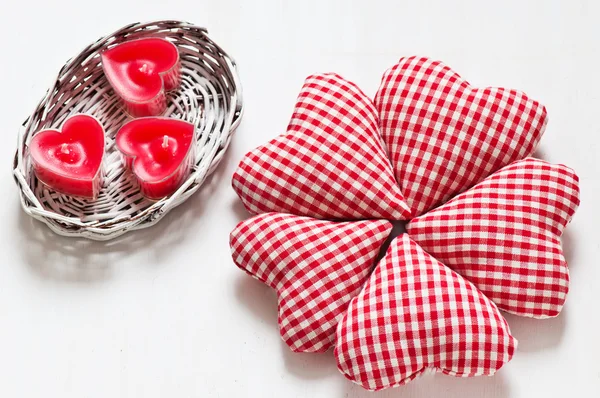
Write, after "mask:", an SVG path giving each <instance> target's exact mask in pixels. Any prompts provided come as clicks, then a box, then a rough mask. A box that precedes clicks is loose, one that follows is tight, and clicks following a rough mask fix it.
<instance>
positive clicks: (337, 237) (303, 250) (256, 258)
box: [230, 213, 392, 352]
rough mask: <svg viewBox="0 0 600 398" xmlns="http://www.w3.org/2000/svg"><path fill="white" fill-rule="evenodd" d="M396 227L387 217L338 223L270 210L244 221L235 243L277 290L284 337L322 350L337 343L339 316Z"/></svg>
mask: <svg viewBox="0 0 600 398" xmlns="http://www.w3.org/2000/svg"><path fill="white" fill-rule="evenodd" d="M391 229H392V226H391V224H390V223H389V222H388V221H383V220H379V221H358V222H344V223H335V222H331V221H321V220H315V219H312V218H308V217H299V216H293V215H288V214H279V213H267V214H262V215H259V216H256V217H254V218H252V219H249V220H246V221H243V222H241V223H240V224H239V225H238V226H237V227H236V228H235V229H234V230H233V231H232V232H231V238H230V245H231V252H232V257H233V260H234V261H235V263H236V265H237V266H238V267H239V268H241V269H242V270H244V271H246V272H247V273H248V274H250V275H251V276H253V277H254V278H256V279H258V280H260V281H261V282H263V283H265V284H267V285H268V286H270V287H272V288H273V289H275V290H277V293H278V296H279V329H280V332H281V337H282V338H283V340H284V341H285V343H286V344H287V345H288V346H289V347H290V348H291V349H292V350H293V351H298V352H320V351H326V350H328V349H329V348H330V347H331V346H332V345H333V342H334V340H335V328H336V325H337V321H338V319H339V318H340V317H341V315H342V313H343V312H344V311H345V310H346V307H347V305H348V302H349V301H350V299H352V297H354V296H355V295H356V294H357V293H358V291H359V290H360V289H361V287H362V285H363V284H364V282H365V280H366V278H367V277H368V275H369V271H370V269H371V267H372V266H373V262H374V261H375V258H376V256H377V254H378V253H379V250H380V248H381V245H382V244H383V242H384V241H385V239H386V238H387V237H388V235H389V234H390V231H391Z"/></svg>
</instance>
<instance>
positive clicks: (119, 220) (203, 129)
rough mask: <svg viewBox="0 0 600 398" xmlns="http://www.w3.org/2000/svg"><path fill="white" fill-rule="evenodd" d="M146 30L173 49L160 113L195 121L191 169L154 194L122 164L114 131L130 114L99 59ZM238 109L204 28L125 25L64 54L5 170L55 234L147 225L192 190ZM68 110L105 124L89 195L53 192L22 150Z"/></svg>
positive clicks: (227, 61) (230, 78)
mask: <svg viewBox="0 0 600 398" xmlns="http://www.w3.org/2000/svg"><path fill="white" fill-rule="evenodd" d="M148 36H152V37H162V38H165V39H167V40H169V41H171V42H173V43H174V44H175V45H176V46H177V48H178V49H179V53H180V57H181V68H182V69H181V76H182V83H181V87H180V88H179V89H178V90H177V91H175V92H172V93H169V94H168V97H167V110H166V112H165V114H164V115H163V116H168V117H174V118H179V119H183V120H187V121H188V122H191V123H193V124H194V125H195V126H196V137H195V138H196V148H195V149H196V150H195V162H194V165H193V167H192V173H191V175H190V176H189V178H188V179H187V180H186V181H185V182H184V184H183V185H182V186H181V187H180V188H179V189H178V190H177V191H176V192H175V193H173V194H172V195H170V196H168V197H166V198H163V199H161V200H159V201H156V202H154V201H150V200H148V199H146V198H144V197H143V196H142V195H141V193H140V190H139V186H138V184H137V182H136V180H135V178H134V177H133V176H131V174H130V173H129V172H128V171H126V170H125V168H124V165H123V162H122V159H121V154H120V152H119V151H118V149H117V148H116V145H115V143H114V138H115V135H116V133H117V131H118V130H119V128H120V127H121V126H122V125H123V124H125V123H126V122H128V121H129V120H131V117H130V116H128V115H127V113H126V112H125V111H124V108H123V106H122V102H121V100H120V98H119V97H118V96H117V95H116V94H115V93H114V91H113V90H112V88H111V87H110V85H109V83H108V81H107V79H106V77H105V75H104V73H103V71H102V66H101V64H100V53H101V52H102V51H103V50H104V49H106V48H108V47H111V46H114V45H116V44H119V43H122V42H123V41H126V40H132V39H139V38H142V37H148ZM242 111H243V106H242V95H241V87H240V84H239V78H238V75H237V71H236V65H235V62H234V61H233V60H232V59H231V58H230V57H229V56H228V55H227V54H226V53H225V52H224V51H223V50H222V49H221V48H220V47H219V46H218V45H217V44H215V43H214V42H213V41H212V40H211V39H210V38H209V37H208V33H207V31H206V29H204V28H200V27H197V26H193V25H191V24H188V23H185V22H178V21H158V22H151V23H147V24H139V23H136V24H132V25H129V26H126V27H124V28H122V29H120V30H118V31H117V32H115V33H113V34H111V35H109V36H106V37H104V38H101V39H100V40H98V41H97V42H95V43H93V44H91V45H90V46H88V47H87V48H85V49H84V50H83V51H82V52H81V53H80V54H79V55H77V56H76V57H74V58H72V59H71V60H69V61H68V62H67V63H66V64H65V65H64V66H63V67H62V69H61V70H60V72H59V74H58V77H57V79H56V82H55V83H54V86H53V87H52V88H51V89H50V90H49V91H48V92H47V94H46V96H45V97H44V98H43V99H42V100H41V101H40V103H39V104H38V106H37V107H36V108H35V110H34V111H33V113H32V114H31V116H30V117H29V118H28V119H27V120H26V122H25V123H24V124H23V128H22V129H21V131H20V133H19V139H18V148H17V152H16V155H15V160H14V171H13V174H14V177H15V180H16V182H17V185H18V186H19V188H20V191H21V204H22V206H23V209H24V210H25V212H26V213H27V214H29V215H31V216H32V217H34V218H36V219H38V220H40V221H42V222H44V223H46V224H47V225H48V226H49V227H50V228H51V229H52V230H54V231H55V232H57V233H59V234H61V235H66V236H80V237H86V238H90V239H95V240H108V239H112V238H115V237H117V236H119V235H122V234H123V233H125V232H127V231H129V230H134V229H140V228H145V227H148V226H151V225H153V224H155V223H156V222H157V221H158V220H160V218H161V217H162V216H163V215H164V214H166V213H167V212H168V211H169V210H171V209H173V208H174V207H176V206H177V205H179V204H181V203H182V202H183V201H185V200H186V199H187V198H188V197H189V196H190V195H192V194H193V193H194V192H196V191H197V190H198V188H199V187H200V185H201V184H202V183H203V182H204V180H205V179H206V177H207V176H208V175H210V174H211V173H212V172H213V171H214V170H215V168H216V167H217V165H218V164H219V162H220V160H221V158H222V157H223V154H224V153H225V150H226V149H227V146H228V145H229V141H230V140H231V136H232V133H233V132H234V130H235V128H236V127H237V126H238V124H239V122H240V119H241V116H242ZM76 113H86V114H90V115H93V116H95V117H96V118H97V119H98V120H99V121H100V122H101V123H102V125H103V127H104V129H105V131H106V147H105V157H104V164H103V173H104V179H103V186H102V189H101V191H100V194H99V196H98V199H97V200H95V201H93V200H86V199H82V198H77V197H71V196H67V195H64V194H60V193H58V192H56V191H54V190H52V189H49V188H48V187H46V186H45V185H43V184H42V183H40V182H39V181H38V180H37V178H36V177H35V175H34V173H33V168H32V163H31V161H30V159H29V156H28V150H27V145H28V143H29V142H30V140H31V138H32V136H33V135H34V134H35V132H37V131H40V130H42V129H48V128H57V129H58V128H60V127H61V125H62V123H63V122H64V121H65V120H66V119H67V118H68V117H69V116H71V115H73V114H76Z"/></svg>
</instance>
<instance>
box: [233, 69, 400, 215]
mask: <svg viewBox="0 0 600 398" xmlns="http://www.w3.org/2000/svg"><path fill="white" fill-rule="evenodd" d="M233 188H234V189H235V191H236V193H237V194H238V196H239V197H240V199H241V200H242V202H243V203H244V205H245V207H246V209H248V211H249V212H251V213H253V214H259V213H265V212H281V213H292V214H297V215H303V216H311V217H316V218H326V219H346V220H348V219H365V218H385V219H389V220H405V219H408V218H409V217H410V211H409V209H408V206H407V205H406V203H405V202H404V198H403V196H402V193H401V192H400V189H399V187H398V186H397V185H396V183H395V181H394V177H393V171H392V167H391V164H390V162H389V160H388V159H387V155H386V152H385V149H384V146H383V142H382V140H381V136H380V135H379V129H378V118H377V113H376V111H375V107H374V105H373V103H372V102H371V100H370V99H369V98H368V97H367V96H366V95H365V94H364V93H363V92H362V91H361V90H360V89H359V88H358V87H356V86H355V85H354V84H353V83H350V82H348V81H346V80H344V79H343V78H342V77H340V76H338V75H335V74H319V75H313V76H309V77H308V78H307V79H306V81H305V83H304V86H303V87H302V91H301V92H300V95H299V97H298V101H297V103H296V108H295V110H294V113H293V115H292V119H291V121H290V124H289V126H288V130H287V134H284V135H282V136H279V137H277V138H275V139H274V140H272V141H270V142H269V143H267V144H266V145H263V146H260V147H258V148H256V149H255V150H253V151H252V152H250V153H248V154H247V155H246V156H245V157H244V158H243V159H242V161H241V162H240V165H239V167H238V169H237V170H236V172H235V174H234V176H233Z"/></svg>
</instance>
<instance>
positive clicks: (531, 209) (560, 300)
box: [407, 158, 579, 318]
mask: <svg viewBox="0 0 600 398" xmlns="http://www.w3.org/2000/svg"><path fill="white" fill-rule="evenodd" d="M578 205H579V183H578V178H577V176H576V175H575V173H573V171H572V170H570V169H569V168H567V167H565V166H562V165H552V164H549V163H546V162H544V161H542V160H538V159H531V158H529V159H525V160H522V161H518V162H515V163H513V164H511V165H509V166H507V167H505V168H503V169H501V170H500V171H498V172H497V173H495V174H493V175H492V176H490V177H489V178H487V179H485V180H484V181H482V182H481V183H479V184H478V185H476V186H475V187H473V188H472V189H470V190H468V191H466V192H464V193H463V194H461V195H459V196H457V197H456V198H454V199H452V200H451V201H450V202H448V203H446V204H445V205H443V206H440V207H438V208H437V209H435V210H432V211H430V212H429V213H427V214H425V215H423V216H420V217H417V218H415V219H414V220H412V221H411V222H410V223H409V224H408V226H407V231H408V233H409V234H410V236H411V237H412V238H413V239H414V240H415V242H417V243H418V244H419V245H421V247H423V249H425V250H426V251H427V252H428V253H430V254H431V255H433V256H434V257H436V258H437V259H438V260H440V261H442V262H443V263H444V264H446V265H447V266H449V267H451V268H453V269H454V270H455V271H456V272H458V273H459V274H461V275H463V276H464V277H465V278H467V279H469V280H470V281H471V282H473V284H475V286H477V287H479V289H481V291H483V293H484V294H485V295H486V296H487V297H489V298H490V299H491V300H492V301H494V302H495V303H496V304H497V305H498V307H499V308H500V309H501V310H504V311H508V312H511V313H514V314H517V315H522V316H529V317H535V318H546V317H552V316H556V315H558V314H559V313H560V310H561V309H562V307H563V304H564V302H565V299H566V296H567V292H568V290H569V272H568V268H567V262H566V260H565V257H564V255H563V252H562V248H561V244H560V236H561V235H562V233H563V230H564V228H565V226H566V225H567V223H568V222H569V221H570V220H571V217H572V216H573V214H574V213H575V210H576V209H577V207H578Z"/></svg>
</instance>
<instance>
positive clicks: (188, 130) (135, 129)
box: [115, 117, 195, 199]
mask: <svg viewBox="0 0 600 398" xmlns="http://www.w3.org/2000/svg"><path fill="white" fill-rule="evenodd" d="M194 132H195V126H194V125H193V124H191V123H188V122H185V121H183V120H179V119H172V118H165V117H145V118H140V119H135V120H133V121H131V122H129V123H127V124H125V125H124V126H123V127H121V129H120V130H119V132H118V133H117V137H116V141H115V142H116V144H117V147H118V148H119V150H120V151H121V152H122V153H123V155H124V159H125V163H126V165H127V167H128V168H130V169H131V171H132V172H133V174H134V175H135V176H136V178H137V179H138V182H139V184H140V189H141V191H142V194H143V195H144V196H145V197H147V198H149V199H160V198H163V197H165V196H168V195H170V194H172V193H173V192H175V191H176V190H177V188H179V187H180V186H181V184H182V183H183V182H184V181H185V179H186V178H187V177H188V176H189V174H190V170H191V167H192V163H193V161H194V150H193V148H194V145H193V141H194Z"/></svg>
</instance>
